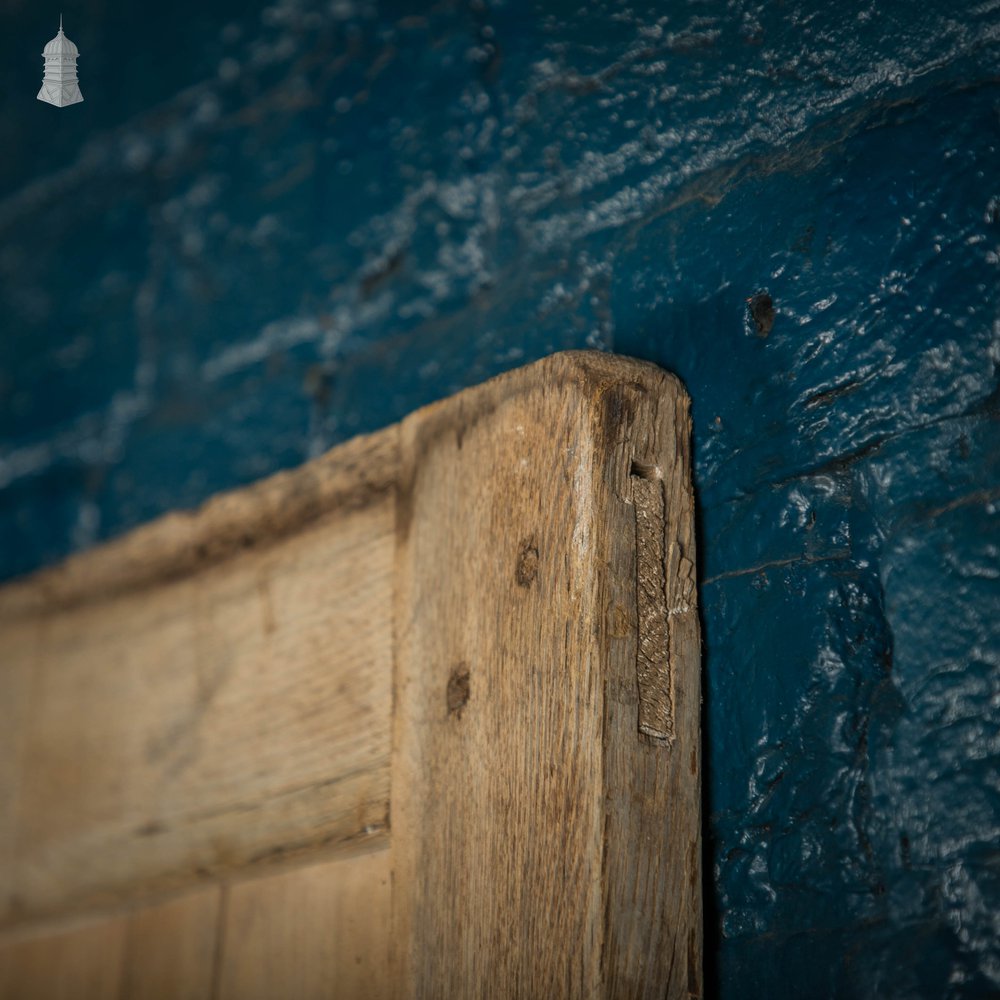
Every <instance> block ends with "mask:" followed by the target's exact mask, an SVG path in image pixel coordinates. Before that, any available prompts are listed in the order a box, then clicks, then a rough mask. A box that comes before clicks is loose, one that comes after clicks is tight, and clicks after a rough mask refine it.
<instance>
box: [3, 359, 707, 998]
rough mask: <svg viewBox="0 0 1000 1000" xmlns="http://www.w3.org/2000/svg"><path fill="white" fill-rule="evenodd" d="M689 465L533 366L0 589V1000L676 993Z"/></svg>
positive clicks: (593, 397)
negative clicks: (172, 994)
mask: <svg viewBox="0 0 1000 1000" xmlns="http://www.w3.org/2000/svg"><path fill="white" fill-rule="evenodd" d="M689 438H690V421H689V416H688V401H687V397H686V394H685V393H684V390H683V388H682V387H681V386H680V384H679V383H678V382H677V380H676V379H674V378H673V377H672V376H670V375H668V374H666V373H664V372H662V371H660V370H659V369H657V368H655V367H653V366H651V365H648V364H644V363H641V362H636V361H631V360H628V359H623V358H616V357H612V356H607V355H601V354H596V353H571V354H561V355H554V356H552V357H550V358H547V359H545V360H543V361H541V362H538V363H536V364H534V365H530V366H528V367H526V368H523V369H520V370H518V371H515V372H510V373H508V374H506V375H503V376H500V377H498V378H496V379H493V380H491V381H490V382H487V383H485V384H483V385H481V386H477V387H475V388H472V389H469V390H467V391H465V392H463V393H460V394H459V395H458V396H456V397H453V398H451V399H448V400H445V401H443V402H441V403H438V404H435V405H432V406H429V407H426V408H424V409H422V410H419V411H417V412H416V413H414V414H412V415H411V416H409V417H407V418H406V419H405V420H404V421H402V422H401V423H400V424H398V425H395V426H394V427H390V428H387V429H386V430H384V431H381V432H379V433H377V434H374V435H369V436H367V437H364V438H359V439H356V440H354V441H351V442H349V443H347V444H346V445H343V446H340V447H339V448H336V449H334V450H333V451H331V452H330V453H329V454H328V455H326V456H324V457H323V458H321V459H318V460H316V461H315V462H312V463H309V464H308V465H306V466H304V467H303V468H302V469H299V470H295V471H293V472H289V473H283V474H281V475H279V476H276V477H272V478H271V479H270V480H267V481H265V482H263V483H261V484H258V485H257V486H254V487H252V488H250V489H247V490H242V491H236V492H235V493H232V494H227V495H225V496H223V497H220V498H217V499H216V500H213V501H211V502H209V504H207V505H206V506H205V507H204V508H202V509H201V510H200V511H197V512H194V513H193V514H183V515H170V516H169V517H167V518H163V519H161V520H160V521H159V522H156V523H154V524H153V525H150V526H148V527H146V528H143V529H140V530H139V531H136V532H134V533H132V534H131V535H129V536H127V537H126V538H124V539H121V540H119V541H117V542H114V543H112V544H110V545H108V546H105V547H104V548H102V549H99V550H97V551H96V552H92V553H89V554H85V555H83V556H80V557H77V558H75V559H73V560H70V561H69V562H68V563H66V564H64V565H63V566H62V567H58V568H56V569H55V570H50V571H46V572H43V573H40V574H37V575H36V576H34V577H32V578H29V579H28V580H27V581H25V582H23V583H18V584H14V585H11V586H8V587H6V588H4V589H2V590H0V691H2V692H3V693H4V695H5V697H4V699H3V701H2V702H0V750H2V751H3V756H2V760H0V784H2V787H0V793H2V794H3V795H4V797H5V800H6V801H8V802H10V803H11V804H12V807H11V808H10V809H9V810H5V811H4V814H3V820H2V821H0V892H2V896H0V913H2V915H3V920H4V923H5V924H6V926H7V928H8V930H7V931H6V932H5V933H4V935H3V936H0V985H2V986H3V987H4V990H5V992H4V993H3V995H10V996H14V995H17V980H18V978H19V970H22V971H23V970H26V969H28V968H29V965H28V964H26V963H33V964H30V968H31V969H32V970H38V969H41V968H44V967H45V963H46V955H48V957H49V960H51V962H52V963H53V965H55V964H57V963H58V961H59V956H60V954H61V953H62V952H66V949H67V948H69V947H70V946H71V945H72V946H73V947H74V948H75V949H76V950H75V951H74V952H73V953H72V962H73V963H74V968H75V969H76V971H75V972H74V973H73V974H74V976H77V977H83V978H85V979H86V981H87V982H88V983H92V984H94V986H93V990H92V992H94V995H95V996H116V997H118V996H123V995H131V994H133V993H136V991H137V990H139V986H138V985H136V984H141V983H144V982H149V981H152V980H153V979H160V978H162V977H163V975H164V973H163V972H162V971H160V972H156V973H154V972H153V966H152V965H150V964H149V963H151V962H153V960H154V959H155V960H156V961H159V962H161V963H162V961H163V960H164V959H165V958H166V956H168V955H171V954H175V955H177V956H179V957H180V956H183V961H184V962H185V963H186V964H185V965H184V966H183V978H184V982H185V983H188V984H189V988H188V993H189V994H190V995H193V996H194V995H198V996H206V997H208V996H212V997H218V996H228V995H240V994H245V993H246V990H247V989H249V988H250V986H249V985H248V984H254V983H255V984H257V987H259V988H260V989H262V990H264V992H265V993H267V992H268V991H271V992H272V994H273V992H274V991H279V992H280V990H281V988H282V986H283V985H286V986H287V987H288V988H289V989H291V990H292V994H289V995H296V996H299V995H301V996H320V995H349V996H365V995H373V996H375V995H384V996H391V997H427V998H431V997H439V996H453V997H545V998H557V997H567V998H569V997H573V998H575V997H595V998H596V997H614V998H617V997H658V998H659V997H664V996H667V997H678V998H680V997H684V998H687V997H691V996H700V994H701V964H702V956H701V953H702V938H701V919H702V915H701V868H700V865H701V844H700V749H699V716H700V694H699V690H700V687H699V683H700V682H699V669H700V649H699V633H698V618H697V610H696V594H695V586H694V561H695V555H694V535H693V526H694V514H693V503H692V493H691V470H690V449H689ZM289 866H297V871H298V874H296V872H295V871H288V870H286V869H288V868H289ZM366 873H367V874H366ZM248 879H252V881H247V880H248ZM366 879H368V880H370V881H371V882H372V885H371V890H370V892H366V890H365V880H366ZM212 887H214V893H215V894H213V893H212ZM165 893H170V894H172V895H171V896H170V897H169V898H163V899H162V902H157V900H158V899H160V898H161V897H164V894H165ZM220 893H221V895H218V894H220ZM171 899H173V900H175V901H174V902H171V901H170V900H171ZM219 899H221V900H222V901H223V904H222V905H221V906H220V905H219V904H218V900H219ZM136 907H139V909H136ZM368 910H370V911H371V912H367V911H368ZM188 916H191V919H194V917H197V919H198V921H200V924H199V927H200V928H201V929H200V930H197V932H196V933H195V928H194V926H193V925H192V927H191V928H190V929H187V921H188ZM81 919H85V920H87V921H88V923H87V924H86V925H85V926H86V928H87V929H86V930H74V929H72V928H73V927H74V926H77V925H78V924H79V921H80V920H81ZM65 921H70V922H71V926H70V929H69V930H65V929H63V924H64V922H65ZM73 921H75V922H76V924H72V922H73ZM61 922H63V923H61ZM123 927H128V928H129V930H128V932H127V934H125V936H124V937H123V936H122V935H123V933H124V932H123V931H122V928H123ZM185 934H186V936H185ZM205 934H210V936H211V938H212V941H211V944H212V947H211V948H208V947H207V945H206V941H205ZM26 935H27V936H26ZM81 935H90V937H91V938H93V939H94V940H97V938H98V936H99V935H104V937H106V938H107V939H108V940H114V941H118V942H124V943H123V944H121V946H120V947H117V948H116V949H104V950H98V949H94V950H89V949H86V948H80V947H77V942H81V941H83V940H84V937H82V936H81ZM331 935H332V936H331ZM345 935H346V936H345ZM174 939H176V943H173V942H174ZM5 942H6V943H5ZM60 949H61V950H60ZM144 956H146V957H144ZM178 960H179V959H178ZM108 962H112V963H118V968H117V973H118V974H117V975H115V974H112V973H113V972H114V971H115V970H110V971H109V970H108V969H107V968H105V967H104V965H103V964H102V963H108ZM39 963H41V964H39ZM88 963H89V964H88ZM206 963H209V964H210V965H211V969H209V966H208V965H206ZM348 965H350V967H348ZM147 967H148V969H147ZM168 967H169V966H166V965H162V966H161V968H162V969H166V968H168ZM176 968H177V969H178V972H179V973H180V970H181V968H182V967H181V966H179V965H178V966H176ZM365 970H369V971H365ZM147 971H148V973H149V974H148V975H146V973H147ZM31 975H32V976H33V979H32V982H33V983H35V984H36V985H37V984H38V983H40V982H41V981H42V979H41V978H40V976H39V975H38V974H37V973H36V972H32V973H31ZM46 981H48V980H46ZM52 982H56V980H55V979H53V980H52ZM105 983H106V984H109V985H107V987H106V988H105V987H104V986H102V985H101V984H105ZM255 988H256V987H255ZM60 989H61V987H60ZM145 990H146V987H143V988H142V990H141V991H140V992H142V991H145ZM57 993H58V991H55V992H53V993H52V995H56V994H57ZM40 995H47V994H45V993H44V991H43V994H40ZM136 995H137V994H136Z"/></svg>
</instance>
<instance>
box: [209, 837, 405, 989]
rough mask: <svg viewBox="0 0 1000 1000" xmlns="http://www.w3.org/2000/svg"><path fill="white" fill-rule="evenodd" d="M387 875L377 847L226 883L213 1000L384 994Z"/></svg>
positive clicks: (383, 853)
mask: <svg viewBox="0 0 1000 1000" xmlns="http://www.w3.org/2000/svg"><path fill="white" fill-rule="evenodd" d="M390 880H391V871H390V856H389V852H388V851H386V850H379V851H373V852H370V853H367V854H361V855H358V856H356V857H349V858H337V859H335V860H333V861H329V862H326V863H324V864H319V865H311V866H309V867H308V868H300V869H298V870H296V871H291V872H283V873H281V874H276V875H270V876H268V877H267V878H260V879H254V880H252V881H248V882H244V883H241V884H239V885H236V886H233V887H232V888H231V889H230V890H229V897H228V902H227V905H226V920H225V926H224V928H223V932H222V933H223V938H222V948H221V967H220V970H219V987H218V992H217V994H216V995H217V996H218V998H219V1000H258V998H259V1000H274V998H275V997H281V998H282V1000H312V998H314V997H358V998H359V1000H360V998H362V997H364V998H366V1000H385V998H387V997H388V996H389V994H388V992H387V991H388V959H389V936H388V933H387V930H388V924H389V913H390V905H391V895H390V893H391V884H390Z"/></svg>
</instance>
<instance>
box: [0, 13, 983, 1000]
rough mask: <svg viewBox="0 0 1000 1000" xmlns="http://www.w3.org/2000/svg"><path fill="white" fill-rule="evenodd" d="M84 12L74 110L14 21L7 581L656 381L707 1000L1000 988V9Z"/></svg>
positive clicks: (3, 422)
mask: <svg viewBox="0 0 1000 1000" xmlns="http://www.w3.org/2000/svg"><path fill="white" fill-rule="evenodd" d="M206 8H207V9H206ZM62 9H63V11H64V12H65V23H66V30H67V34H68V35H69V37H71V38H72V39H73V40H74V41H75V42H76V43H77V44H78V45H79V47H80V50H81V53H82V54H81V59H80V79H81V86H82V89H83V93H84V97H85V103H84V104H82V105H79V106H76V107H71V108H68V109H62V110H58V109H55V108H52V107H49V106H47V105H44V104H42V103H39V102H37V101H35V99H34V95H35V93H36V92H37V89H38V86H39V83H40V68H41V59H40V57H39V53H40V50H41V47H42V45H43V44H44V43H45V41H47V40H48V38H50V37H51V36H52V34H53V33H54V28H55V25H56V23H57V17H58V12H59V11H58V7H57V6H52V9H51V10H48V9H46V5H45V4H38V3H34V2H32V3H28V0H8V2H7V3H6V4H5V5H4V6H3V8H2V18H3V31H2V32H0V95H2V111H0V148H2V149H3V156H2V158H0V304H2V309H0V331H2V334H0V576H3V577H9V576H11V575H14V574H17V573H22V572H25V571H28V570H30V569H33V568H35V567H37V566H40V565H43V564H47V563H51V562H52V561H53V560H56V559H59V558H60V557H62V556H64V555H65V554H67V553H68V552H70V551H74V550H77V549H80V548H85V547H87V546H90V545H92V544H94V543H95V542H98V541H100V540H101V539H104V538H107V537H110V536H112V535H115V534H118V533H120V532H122V531H124V530H126V529H128V528H130V527H132V526H133V525H135V524H138V523H140V522H142V521H145V520H147V519H149V518H151V517H154V516H156V515H157V514H159V513H161V512H163V511H166V510H169V509H171V508H174V507H178V506H189V505H192V504H195V503H197V502H199V501H200V500H202V499H203V498H204V497H206V496H208V495H209V494H210V493H212V492H214V491H216V490H219V489H223V488H228V487H232V486H236V485H239V484H241V483H247V482H250V481H252V480H254V479H256V478H259V477H260V476H263V475H266V474H267V473H269V472H272V471H274V470H276V469H279V468H283V467H287V466H291V465H295V464H297V463H299V462H301V461H303V460H305V459H306V458H308V457H309V456H311V455H315V454H317V453H319V452H321V451H323V450H324V449H326V448H328V447H329V446H331V445H333V444H335V443H336V442H338V441H341V440H343V439H344V438H346V437H349V436H351V435H353V434H355V433H358V432H360V431H366V430H371V429H374V428H377V427H380V426H382V425H384V424H387V423H389V422H391V421H394V420H396V419H398V418H399V417H401V416H402V415H403V414H404V413H406V412H408V411H409V410H411V409H413V408H415V407H417V406H419V405H421V404H423V403H426V402H428V401H430V400H433V399H436V398H439V397H441V396H444V395H446V394H449V393H451V392H453V391H455V390H457V389H459V388H461V387H463V386H466V385H469V384H472V383H475V382H478V381H481V380H482V379H484V378H485V377H487V376H489V375H492V374H494V373H496V372H499V371H501V370H503V369H506V368H510V367H514V366H517V365H520V364H522V363H525V362H527V361H530V360H532V359H534V358H537V357H540V356H542V355H544V354H547V353H549V352H551V351H554V350H558V349H562V348H568V347H584V346H590V347H595V348H598V349H602V350H615V351H618V352H622V353H625V354H632V355H637V356H640V357H644V358H649V359H652V360H654V361H656V362H658V363H660V364H661V365H663V366H665V367H667V368H670V369H672V370H674V371H676V372H677V373H679V374H680V375H681V376H682V377H683V378H684V380H685V381H686V383H687V385H688V387H689V389H690V392H691V394H692V396H693V398H694V416H695V449H696V459H697V462H696V465H697V471H696V475H697V488H698V495H699V501H700V518H701V523H700V544H701V567H700V568H701V577H702V589H701V601H702V608H703V616H704V626H705V640H706V651H707V656H706V664H705V669H706V676H707V695H706V726H707V734H708V735H707V739H708V801H707V822H708V834H709V854H710V856H709V861H710V873H711V878H710V884H709V886H708V889H709V894H710V912H709V921H710V926H709V954H708V961H709V970H708V972H709V982H710V984H711V985H712V987H713V989H714V990H715V991H716V992H717V993H718V995H720V996H722V997H725V998H731V1000H738V998H739V1000H743V998H752V997H762V998H763V997H804V996H808V997H825V996H831V997H833V996H836V997H841V996H847V997H853V996H856V997H921V998H923V997H926V998H937V997H980V996H996V995H997V994H998V992H1000V944H998V941H1000V767H998V765H1000V639H998V631H997V625H996V622H997V620H998V616H1000V443H998V442H1000V436H998V415H1000V387H998V373H1000V303H998V294H997V292H998V278H1000V155H998V149H997V147H998V143H1000V75H998V65H1000V63H998V55H1000V3H998V2H997V0H974V2H972V0H949V2H945V0H927V2H923V3H915V2H903V0H882V2H878V3H876V2H860V3H851V2H847V3H841V4H830V3H824V2H820V0H784V2H781V0H772V2H770V3H763V2H753V0H728V2H714V0H677V2H672V3H664V4H661V5H646V6H644V5H642V4H634V5H630V6H624V5H616V4H611V3H608V4H604V3H589V4H582V3H579V2H578V3H575V4H569V3H557V2H552V3H545V4H538V5H534V6H532V5H527V4H525V5H521V4H515V3H507V4H502V5H500V4H498V5H495V6H494V5H487V4H486V3H481V2H472V3H467V4H449V3H439V4H436V5H433V6H431V5H427V6H426V8H425V9H424V10H422V11H420V12H417V11H416V5H407V4H391V3H383V4H375V3H372V2H363V0H323V2H320V0H275V2H274V3H272V4H271V5H270V6H266V7H265V6H261V5H259V4H253V3H250V4H247V3H243V2H236V0H226V2H221V0H217V2H215V3H213V4H211V5H206V4H203V3H200V2H196V0H174V2H172V3H165V4H155V3H149V4H142V5H140V4H133V3H126V2H125V0H100V2H99V0H63V3H62ZM765 291H766V293H767V294H768V295H769V296H770V297H771V301H772V303H773V315H768V313H767V310H766V309H761V308H758V309H756V311H755V312H756V317H757V318H756V319H755V318H754V314H752V313H751V312H750V311H749V310H748V305H747V300H748V299H750V298H751V297H753V296H754V295H755V294H758V293H761V292H765ZM762 301H764V300H763V299H761V298H760V297H758V298H757V299H756V300H755V302H756V303H760V302H762ZM758 320H759V322H758Z"/></svg>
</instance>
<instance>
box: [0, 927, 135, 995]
mask: <svg viewBox="0 0 1000 1000" xmlns="http://www.w3.org/2000/svg"><path fill="white" fill-rule="evenodd" d="M127 928H128V917H127V916H125V915H123V916H119V917H116V918H114V919H110V920H101V921H98V922H96V923H89V924H84V925H82V926H78V927H73V928H71V929H68V930H64V931H61V932H57V933H54V934H49V935H45V936H43V937H29V938H22V939H17V940H13V941H8V942H3V943H0V997H2V998H3V1000H118V998H119V997H121V996H122V992H121V977H122V960H123V956H124V953H125V941H126V932H127Z"/></svg>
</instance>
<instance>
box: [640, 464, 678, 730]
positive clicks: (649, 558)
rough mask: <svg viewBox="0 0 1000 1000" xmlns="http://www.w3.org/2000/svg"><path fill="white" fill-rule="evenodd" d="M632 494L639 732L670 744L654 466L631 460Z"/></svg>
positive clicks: (660, 520) (660, 519) (659, 503)
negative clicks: (633, 508)
mask: <svg viewBox="0 0 1000 1000" xmlns="http://www.w3.org/2000/svg"><path fill="white" fill-rule="evenodd" d="M632 499H633V503H634V505H635V543H636V606H637V611H638V619H639V636H638V640H639V641H638V643H637V644H636V679H637V682H638V686H639V732H640V733H643V734H644V735H646V736H650V737H652V738H653V739H657V740H663V741H664V742H666V743H667V744H668V745H669V744H670V743H672V742H673V739H674V682H673V674H672V671H671V667H670V625H669V620H668V614H667V597H666V594H667V587H666V559H665V554H666V553H665V548H664V546H665V541H664V533H665V532H664V526H665V510H664V497H663V481H662V479H661V478H660V476H659V475H658V470H656V469H651V468H646V467H645V466H640V465H638V464H637V463H634V464H633V466H632Z"/></svg>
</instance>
